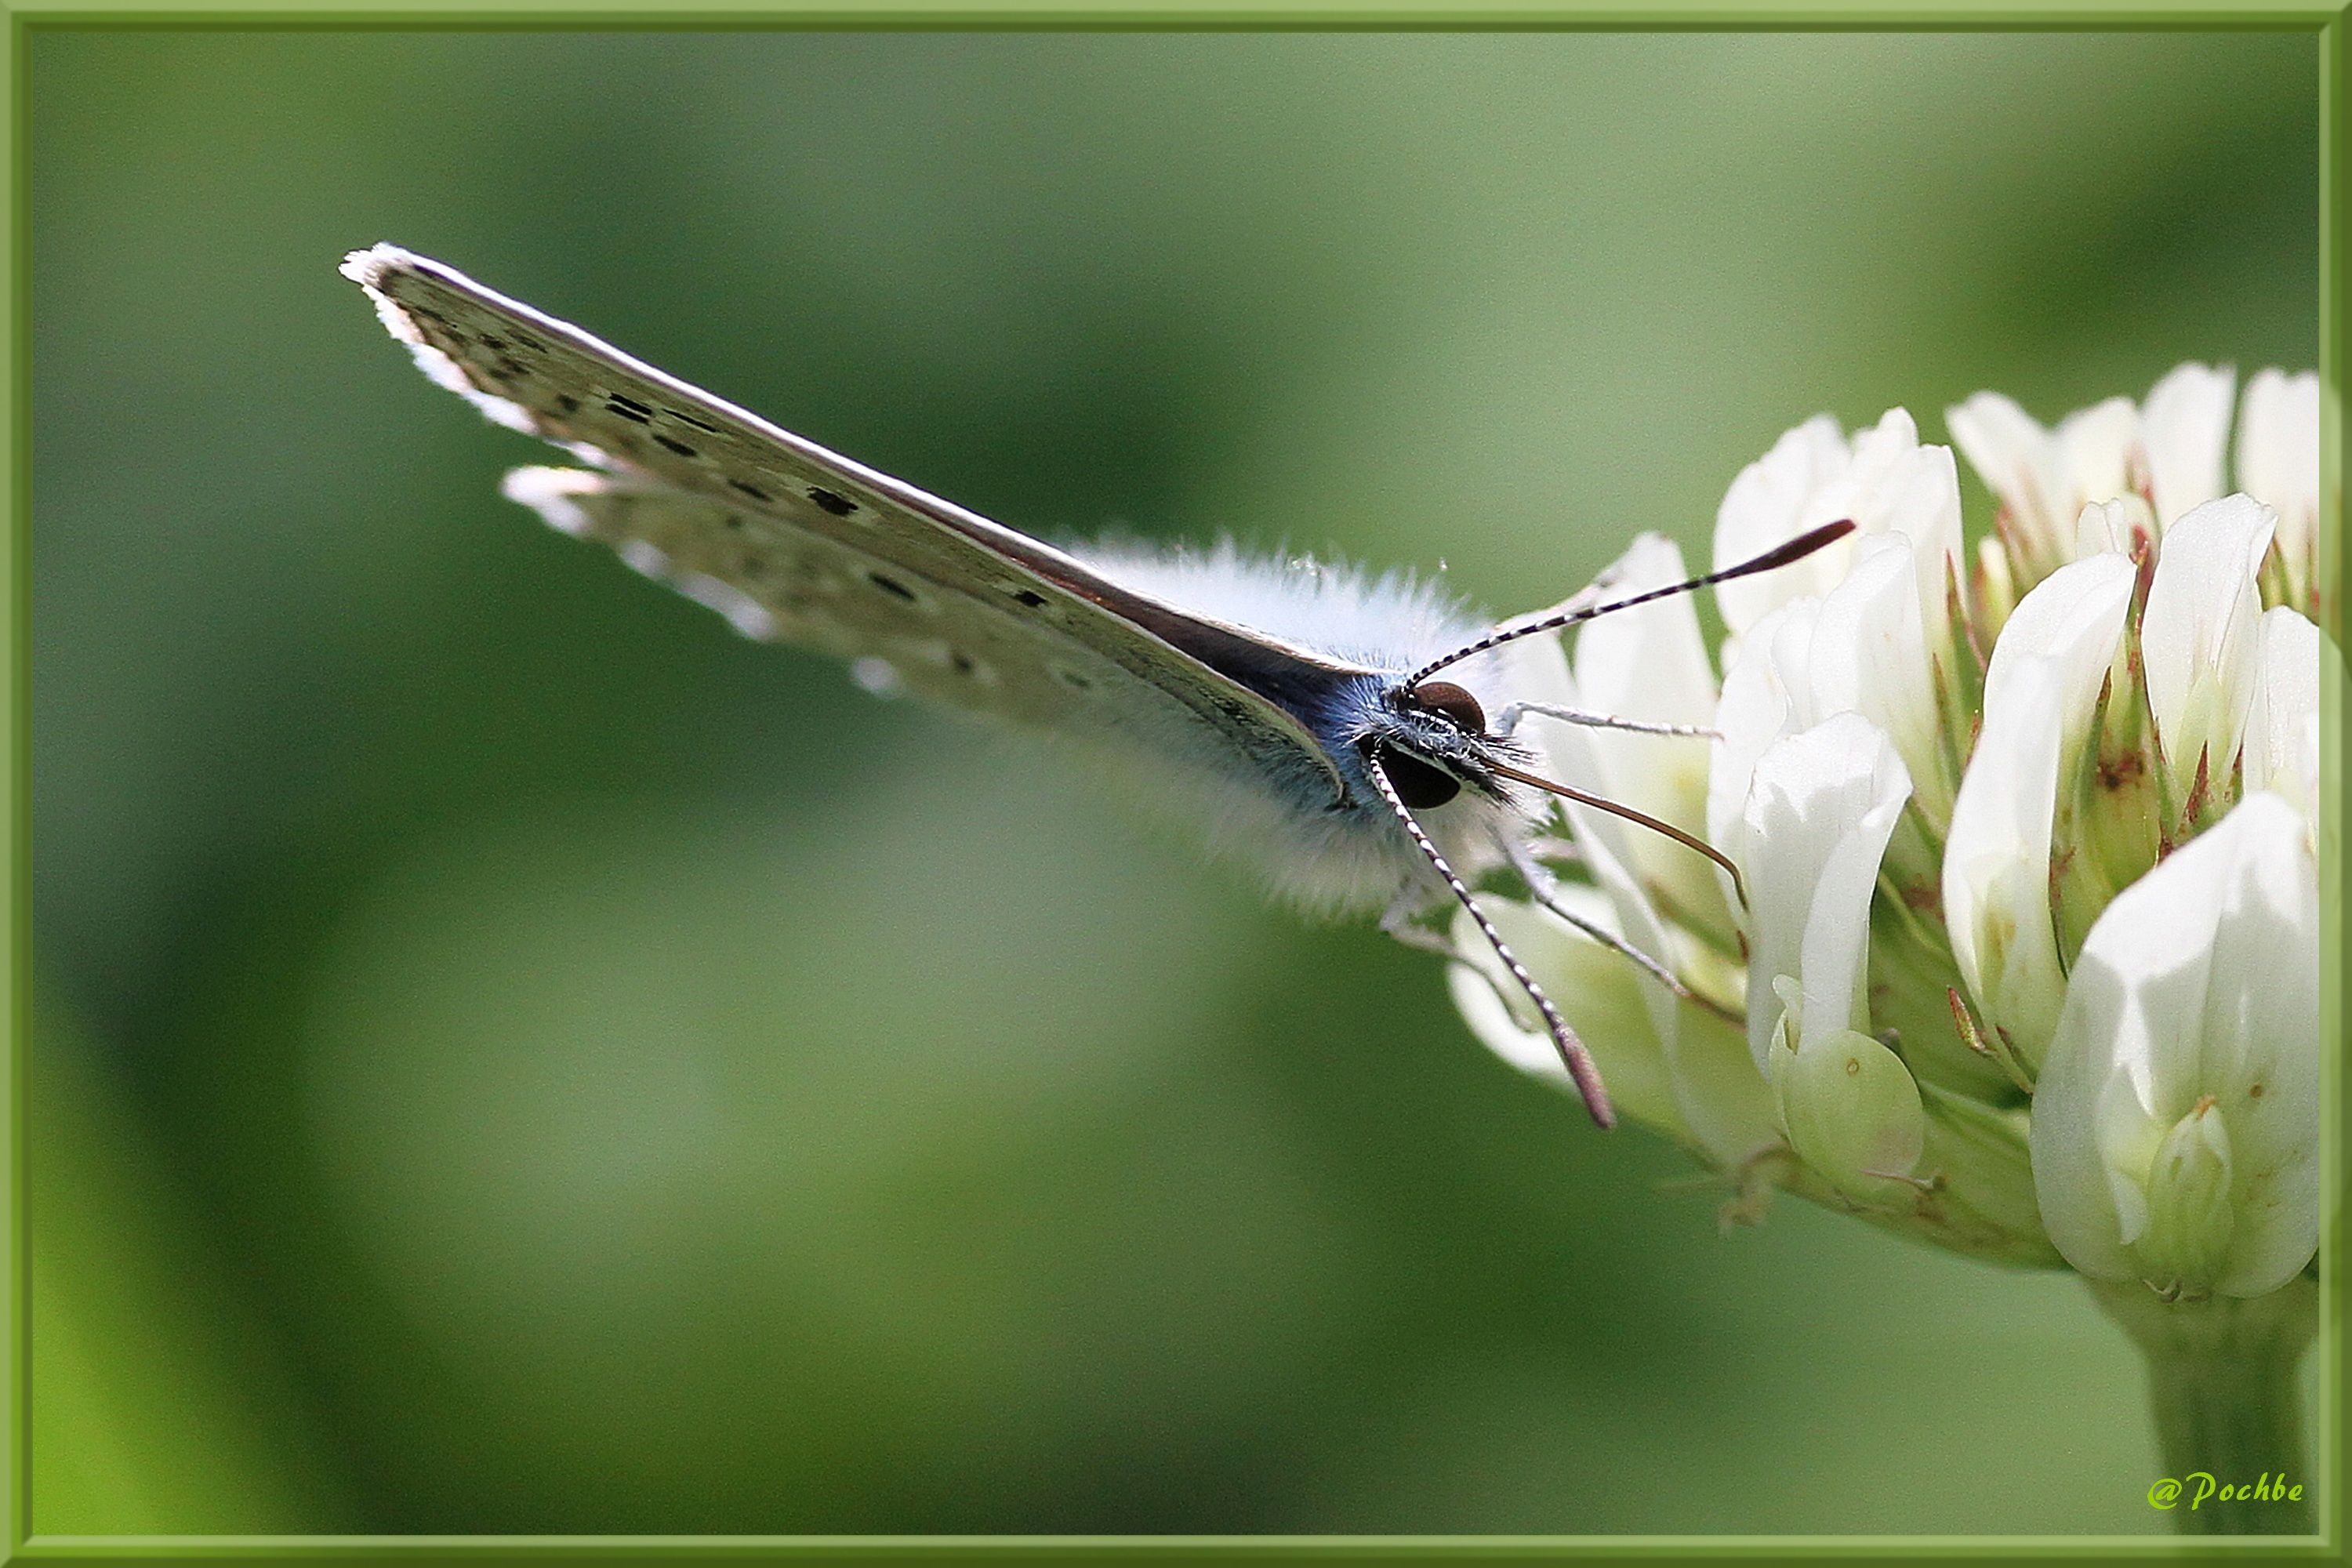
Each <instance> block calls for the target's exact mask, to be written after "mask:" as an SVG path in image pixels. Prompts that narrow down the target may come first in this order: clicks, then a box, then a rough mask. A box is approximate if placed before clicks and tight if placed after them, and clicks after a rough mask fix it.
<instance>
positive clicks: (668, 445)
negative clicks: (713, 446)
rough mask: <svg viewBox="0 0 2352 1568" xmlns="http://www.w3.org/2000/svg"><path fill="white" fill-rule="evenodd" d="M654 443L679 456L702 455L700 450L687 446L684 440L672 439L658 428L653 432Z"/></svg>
mask: <svg viewBox="0 0 2352 1568" xmlns="http://www.w3.org/2000/svg"><path fill="white" fill-rule="evenodd" d="M654 445H655V446H656V447H662V448H663V449H664V450H666V451H671V452H676V453H677V455H678V456H679V457H681V458H698V457H700V456H702V454H701V453H700V452H698V451H697V450H696V449H695V448H693V447H689V446H688V445H687V444H686V443H685V442H683V441H673V440H671V439H670V438H669V437H667V436H665V435H663V434H662V433H661V432H660V431H658V430H656V431H655V432H654Z"/></svg>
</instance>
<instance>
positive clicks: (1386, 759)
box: [1370, 746, 1462, 811]
mask: <svg viewBox="0 0 2352 1568" xmlns="http://www.w3.org/2000/svg"><path fill="white" fill-rule="evenodd" d="M1370 755H1371V756H1372V758H1373V760H1375V761H1376V762H1378V763H1380V765H1381V770H1382V771H1383V772H1385V773H1387V774H1388V775H1389V784H1391V786H1392V787H1393V788H1394V789H1395V790H1396V792H1397V798H1398V799H1399V800H1402V801H1403V802H1404V803H1405V805H1409V806H1411V807H1412V808H1413V809H1414V810H1415V811H1427V810H1429V809H1430V808H1431V807H1432V806H1439V805H1444V804H1445V803H1446V802H1447V801H1449V800H1452V799H1453V798H1454V796H1455V795H1460V794H1461V793H1462V781H1461V780H1460V779H1457V778H1455V777H1454V775H1453V774H1452V773H1447V772H1446V771H1445V770H1444V768H1441V767H1437V766H1435V765H1434V764H1433V763H1424V762H1423V761H1422V760H1421V759H1420V758H1419V757H1416V756H1414V755H1413V754H1412V752H1406V751H1401V750H1399V749H1398V748H1397V747H1394V746H1376V747H1373V748H1371V749H1370Z"/></svg>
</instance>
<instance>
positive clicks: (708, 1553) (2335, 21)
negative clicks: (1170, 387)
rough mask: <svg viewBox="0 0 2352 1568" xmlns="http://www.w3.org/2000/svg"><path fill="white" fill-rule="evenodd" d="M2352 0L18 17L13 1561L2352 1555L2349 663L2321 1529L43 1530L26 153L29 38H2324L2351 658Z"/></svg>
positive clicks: (1671, 0) (16, 13)
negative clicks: (2346, 1438)
mask: <svg viewBox="0 0 2352 1568" xmlns="http://www.w3.org/2000/svg"><path fill="white" fill-rule="evenodd" d="M2347 15H2352V5H2347V0H2263V3H2259V4H2254V5H2243V6H2229V5H2215V4H2213V3H2212V0H2154V3H2151V0H2063V3H2060V4H2055V5H2053V4H2048V3H2037V0H1976V3H1974V4H1969V5H1930V4H1916V5H1902V4H1888V3H1887V0H1811V4H1805V5H1787V4H1776V3H1774V0H1655V3H1651V4H1643V3H1640V0H1614V3H1591V4H1575V3H1573V0H1472V3H1469V4H1464V5H1434V4H1431V3H1429V0H1390V3H1376V0H1375V3H1368V0H1138V3H1136V4H1132V5H1105V4H1104V3H1103V0H1024V3H1022V4H1017V5H1007V4H1003V3H1002V0H919V3H918V0H866V3H863V4H844V3H841V0H835V3H833V4H829V5H791V4H778V3H777V0H694V3H693V4H692V5H687V6H681V7H679V8H677V9H668V10H666V9H662V8H660V7H657V6H654V5H647V4H646V0H501V3H500V4H499V5H496V6H495V7H494V8H493V7H485V6H482V5H476V4H472V3H469V0H348V3H337V0H247V4H244V5H237V6H235V7H227V6H222V5H213V4H206V3H205V0H184V3H180V4H174V3H172V0H35V3H33V4H19V5H10V4H6V3H5V0H0V16H5V27H0V47H4V48H5V51H6V60H5V73H0V77H4V78H5V81H6V84H7V89H6V90H7V94H8V103H7V112H6V113H5V116H0V137H5V147H0V169H5V180H6V182H7V199H6V201H5V203H0V224H5V236H0V258H5V259H4V260H0V266H5V269H6V284H7V297H8V300H9V303H10V308H9V310H7V312H6V314H5V317H4V318H0V353H5V361H6V363H7V365H8V368H9V374H8V375H7V376H6V378H5V382H0V402H5V409H0V430H5V451H0V465H5V477H6V480H7V485H6V492H5V493H6V495H7V497H8V500H9V503H10V505H9V527H10V532H9V548H8V550H7V552H6V553H5V567H0V570H5V573H6V577H7V582H6V594H5V605H6V612H5V613H6V617H7V623H8V625H7V636H6V637H5V639H4V640H0V665H5V691H6V694H7V702H8V708H9V712H8V719H9V724H8V738H9V745H10V752H9V757H8V766H7V768H6V770H5V779H0V789H5V791H6V807H7V810H6V819H7V823H8V826H9V837H8V845H7V864H8V895H9V896H8V898H7V900H6V903H5V910H0V921H5V953H6V963H7V971H6V984H7V1011H6V1015H5V1018H6V1026H5V1030H0V1052H5V1068H6V1082H7V1094H8V1106H7V1114H6V1116H5V1118H0V1141H4V1143H0V1146H4V1147H5V1159H0V1182H5V1205H0V1226H5V1230H6V1239H7V1290H6V1294H5V1300H0V1332H5V1340H6V1344H7V1351H8V1353H7V1356H6V1358H5V1363H0V1368H4V1369H5V1370H0V1378H5V1385H6V1386H5V1395H6V1398H5V1406H6V1415H7V1420H6V1425H5V1430H0V1454H4V1455H5V1464H0V1487H5V1490H6V1494H7V1514H6V1518H7V1533H6V1538H5V1541H4V1542H0V1554H4V1555H0V1561H5V1562H9V1563H14V1562H17V1561H27V1562H64V1561H79V1562H102V1563H159V1564H160V1563H182V1562H186V1561H189V1560H191V1559H212V1560H217V1561H250V1562H266V1561H304V1562H313V1561H316V1562H327V1561H336V1562H342V1561H353V1560H361V1559H371V1558H373V1559H390V1558H398V1559H405V1558H408V1557H411V1556H415V1557H418V1558H429V1559H431V1560H433V1561H436V1562H453V1563H468V1562H482V1563H489V1562H494V1561H512V1560H514V1559H516V1558H518V1557H522V1558H530V1559H533V1560H540V1559H566V1560H578V1561H583V1562H617V1561H627V1562H656V1561H659V1562H677V1561H686V1560H731V1559H745V1558H757V1559H761V1560H789V1561H793V1562H795V1563H890V1562H908V1563H914V1562H924V1563H935V1562H941V1561H957V1562H1025V1561H1033V1560H1037V1559H1055V1560H1066V1561H1111V1560H1119V1561H1132V1562H1151V1563H1169V1564H1176V1563H1211V1562H1215V1563H1228V1562H1265V1561H1276V1560H1283V1561H1315V1562H1373V1561H1378V1562H1384V1563H1387V1562H1399V1563H1402V1562H1444V1561H1456V1560H1463V1559H1472V1558H1475V1559H1477V1560H1480V1561H1537V1560H1558V1559H1577V1558H1614V1557H1625V1558H1638V1559H1641V1560H1643V1561H1644V1562H1654V1563H1673V1562H1686V1561H1687V1562H1696V1561H1701V1560H1705V1559H1717V1558H1727V1557H1768V1558H1788V1559H1792V1560H1800V1561H1801V1560H1811V1559H1815V1558H1837V1559H1876V1558H1885V1557H1895V1556H1900V1557H1912V1558H1922V1559H1927V1558H1933V1559H1938V1560H1959V1561H1967V1560H1969V1559H1973V1558H1996V1557H1997V1558H2000V1559H2003V1560H2016V1559H2020V1558H2049V1559H2058V1558H2099V1557H2131V1558H2147V1557H2152V1556H2167V1557H2176V1556H2177V1557H2196V1556H2209V1555H2215V1554H2229V1555H2232V1556H2235V1555H2258V1556H2263V1557H2284V1558H2288V1559H2302V1560H2320V1561H2338V1562H2340V1561H2344V1560H2345V1558H2346V1548H2345V1542H2344V1534H2343V1514H2344V1510H2343V1499H2344V1496H2345V1493H2346V1490H2347V1479H2352V1477H2347V1464H2346V1456H2345V1453H2344V1445H2343V1442H2342V1434H2343V1408H2344V1395H2345V1389H2344V1375H2345V1370H2346V1366H2347V1358H2346V1356H2345V1353H2344V1352H2345V1346H2344V1328H2345V1323H2344V1314H2343V1303H2342V1291H2341V1289H2340V1270H2341V1258H2342V1241H2343V1229H2342V1226H2343V1222H2344V1204H2343V1198H2344V1195H2345V1174H2346V1173H2345V1167H2344V1160H2343V1136H2342V1134H2343V1129H2344V1125H2345V1114H2344V1113H2345V1090H2346V1080H2345V1074H2344V1064H2343V1059H2342V1058H2343V1049H2342V1046H2343V1040H2344V1021H2345V977H2346V975H2347V973H2352V963H2347V962H2346V959H2347V952H2346V936H2347V932H2346V928H2345V924H2344V918H2343V916H2344V900H2343V892H2344V889H2343V880H2344V879H2343V861H2344V856H2345V851H2346V845H2347V839H2346V835H2345V831H2344V828H2345V815H2344V814H2345V795H2344V763H2345V761H2346V751H2345V737H2346V734H2347V726H2346V723H2345V721H2346V719H2347V716H2352V710H2347V694H2352V682H2347V678H2346V675H2345V671H2344V670H2343V668H2341V667H2340V666H2331V667H2329V668H2326V669H2324V670H2323V672H2322V689H2323V692H2324V693H2325V696H2324V697H2323V700H2322V704H2321V708H2322V713H2323V716H2324V717H2323V721H2322V740H2321V752H2322V759H2323V765H2322V774H2323V777H2322V784H2321V798H2322V810H2321V826H2322V838H2321V845H2320V880H2321V887H2320V898H2321V919H2322V926H2321V929H2322V933H2323V934H2322V939H2321V952H2322V954H2323V962H2322V967H2323V970H2324V972H2325V973H2324V980H2325V982H2326V983H2325V984H2323V985H2322V987H2321V1028H2322V1035H2323V1044H2324V1046H2325V1047H2326V1048H2325V1049H2324V1050H2323V1052H2322V1058H2321V1068H2322V1076H2321V1083H2322V1092H2323V1100H2324V1102H2325V1103H2326V1105H2327V1106H2328V1107H2329V1108H2330V1110H2331V1111H2332V1114H2330V1115H2329V1116H2328V1117H2327V1118H2326V1122H2325V1126H2324V1136H2323V1141H2322V1146H2323V1169H2324V1173H2325V1175H2324V1189H2323V1190H2324V1191H2326V1193H2327V1194H2330V1195H2331V1198H2332V1199H2333V1201H2332V1202H2331V1204H2330V1205H2329V1207H2328V1209H2327V1212H2326V1214H2325V1215H2323V1217H2322V1224H2321V1235H2320V1248H2319V1265H2320V1268H2319V1273H2320V1312H2321V1327H2320V1335H2319V1344H2318V1347H2317V1350H2316V1352H2315V1353H2316V1354H2317V1356H2318V1357H2319V1358H2320V1360H2319V1372H2320V1389H2321V1405H2320V1411H2319V1453H2318V1455H2317V1456H2316V1459H2317V1464H2316V1468H2315V1475H2316V1476H2317V1477H2318V1479H2319V1480H2320V1492H2319V1520H2320V1533H2319V1534H2318V1535H2317V1536H2306V1537H2289V1538H2277V1539H2266V1538H2243V1537H2239V1538H2227V1539H2215V1538H2204V1539H2195V1538H2182V1539H2178V1540H2170V1541H2168V1540H2166V1539H2165V1538H2163V1537H2148V1536H1964V1537H1937V1536H1760V1537H1744V1536H1508V1535H1497V1536H1376V1535H1365V1536H1328V1535H1324V1536H1284V1537H1276V1536H757V1535H751V1536H716V1535H714V1536H698V1535H676V1536H585V1535H583V1536H563V1535H513V1536H489V1535H405V1536H367V1535H336V1536H272V1535H204V1536H170V1535H138V1536H111V1535H55V1534H52V1535H34V1534H32V1533H31V1522H32V1521H31V1517H30V1510H31V1498H32V1475H33V1463H34V1458H35V1456H34V1453H33V1447H32V1441H31V1434H32V1405H31V1354H32V1352H31V1345H32V1333H31V1330H32V1322H31V1277H32V1233H31V1213H30V1182H29V1163H28V1152H29V1151H28V1141H27V1139H26V1111H27V1106H28V1095H29V1093H30V1090H31V1087H32V1086H31V1081H30V1071H29V1067H30V1055H31V1053H30V1050H29V1049H28V1040H29V1031H30V1026H31V1000H30V997H31V974H32V965H31V950H32V913H31V878H30V870H29V865H30V859H31V845H32V806H31V794H32V792H31V770H32V743H33V737H32V718H31V713H32V703H31V695H32V637H31V626H32V489H31V474H30V462H29V457H30V452H31V429H30V426H31V390H32V380H31V377H32V371H31V364H30V355H29V345H30V341H31V340H30V325H31V311H32V301H31V289H30V277H29V274H30V244H31V224H30V208H29V192H28V184H29V182H28V180H27V176H26V153H27V146H28V133H29V130H30V102H29V95H28V92H27V83H26V60H27V57H28V54H29V49H28V43H29V40H30V37H31V35H32V34H33V33H35V32H36V31H62V30H93V29H106V30H117V29H134V28H135V29H143V30H166V31H180V30H230V29H288V30H293V29H300V30H333V31H384V30H436V31H485V32H487V31H518V30H551V31H558V30H560V31H636V32H672V31H688V30H691V31H718V30H734V29H745V28H758V29H762V30H778V31H782V30H804V31H847V30H861V31H862V30H877V31H880V30H891V31H948V30H962V29H973V30H990V31H1061V30H1084V31H1170V30H1181V31H1210V30H1218V31H1262V30H1282V31H1327V30H1328V31H1431V32H1434V31H1522V30H1524V31H1561V30H1575V31H1613V30H1639V31H1645V32H1719V31H1837V32H1843V31H1909V32H1960V31H1967V32H2012V31H2014V32H2084V31H2138V30H2164V31H2189V30H2210V31H2231V32H2240V31H2283V32H2301V33H2312V34H2315V35H2316V36H2317V38H2318V43H2319V51H2318V53H2319V61H2318V68H2319V73H2320V83H2319V134H2320V149H2319V180H2320V193H2319V215H2320V242H2319V273H2320V299H2319V333H2320V342H2319V366H2318V368H2319V375H2320V384H2321V387H2322V394H2321V407H2322V410H2323V416H2322V419H2321V424H2320V431H2321V434H2320V464H2321V474H2322V479H2323V484H2322V487H2321V493H2322V496H2323V497H2324V498H2334V500H2335V505H2334V506H2333V507H2330V506H2329V505H2328V504H2327V503H2326V501H2325V500H2324V501H2323V505H2322V517H2321V526H2320V531H2319V568H2318V570H2319V576H2320V580H2321V581H2322V582H2324V583H2326V584H2329V585H2330V589H2331V592H2330V595H2329V596H2328V603H2329V604H2330V605H2331V606H2332V607H2335V608H2336V614H2335V616H2332V617H2331V624H2329V625H2327V626H2326V627H2325V629H2326V631H2327V632H2328V633H2329V635H2330V636H2331V637H2335V638H2336V642H2337V644H2338V646H2339V647H2340V646H2342V643H2343V627H2342V626H2341V624H2340V614H2341V612H2340V606H2341V605H2342V604H2343V602H2344V587H2345V578H2344V555H2343V528H2342V517H2341V498H2342V494H2343V473H2344V461H2343V459H2344V452H2345V447H2346V443H2345V435H2346V429H2345V417H2346V402H2345V395H2344V392H2345V387H2344V372H2345V366H2346V363H2347V361H2346V350H2347V322H2352V312H2347V308H2346V307H2347V297H2346V275H2345V268H2344V258H2345V256H2346V254H2347V238H2352V231H2347V210H2348V209H2352V203H2347V200H2346V195H2347V192H2346V190H2345V177H2346V171H2347V166H2352V165H2347V153H2352V145H2347V122H2346V118H2345V113H2344V89H2345V83H2346V81H2347V66H2352V30H2347Z"/></svg>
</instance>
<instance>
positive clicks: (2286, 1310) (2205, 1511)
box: [2089, 1278, 2319, 1535]
mask: <svg viewBox="0 0 2352 1568" xmlns="http://www.w3.org/2000/svg"><path fill="white" fill-rule="evenodd" d="M2089 1283H2090V1286H2091V1289H2092V1292H2093V1293H2094V1294H2095V1295H2096V1296H2097V1297H2098V1300H2099V1305H2100V1306H2102V1307H2103V1308H2105V1310H2106V1312H2107V1315H2108V1316H2109V1317H2111V1318H2113V1319H2114V1320H2115V1321H2116V1322H2117V1323H2120V1324H2121V1325H2122V1326H2123V1329H2124V1331H2125V1332H2126V1333H2128V1334H2130V1335H2131V1337H2132V1341H2133V1342H2134V1343H2136V1344H2137V1345H2138V1346H2139V1348H2140V1351H2141V1352H2142V1353H2143V1354H2145V1355H2146V1356H2147V1371H2148V1391H2149V1394H2150V1396H2151V1404H2152V1405H2153V1406H2154V1410H2155V1415H2156V1430H2157V1439H2158V1443H2159V1444H2160V1445H2161V1447H2162V1449H2163V1463H2164V1476H2165V1479H2169V1480H2173V1481H2178V1482H2179V1487H2180V1489H2179V1493H2178V1494H2177V1496H2175V1497H2174V1499H2173V1500H2172V1502H2171V1504H2170V1510H2169V1511H2170V1512H2171V1515H2172V1521H2173V1524H2174V1527H2175V1528H2176V1529H2178V1530H2179V1531H2180V1532H2181V1533H2182V1534H2184V1535H2310V1534H2315V1533H2316V1532H2317V1531H2318V1529H2319V1513H2318V1501H2319V1500H2318V1489H2319V1477H2317V1476H2316V1475H2315V1474H2313V1473H2312V1471H2311V1470H2310V1469H2309V1468H2308V1467H2307V1466H2306V1465H2305V1461H2304V1452H2303V1399H2302V1395H2301V1392H2300V1387H2299V1384H2298V1383H2297V1380H2296V1377H2295V1369H2296V1368H2297V1367H2298V1366H2299V1365H2300V1364H2301V1363H2302V1361H2303V1357H2304V1354H2305V1352H2306V1351H2308V1350H2309V1349H2310V1348H2311V1342H2312V1341H2313V1339H2314V1338H2315V1336H2316V1334H2317V1333H2318V1329H2319V1286H2318V1283H2317V1282H2316V1281H2315V1280H2313V1279H2308V1278H2302V1279H2294V1280H2290V1281H2289V1282H2288V1283H2287V1285H2286V1286H2285V1287H2284V1289H2279V1290H2275V1291H2273V1292H2272V1293H2271V1294H2270V1295H2268V1296H2263V1297H2259V1298H2257V1299H2255V1300H2236V1299H2234V1298H2231V1297H2227V1296H2216V1297H2213V1298H2211V1299H2210V1300H2203V1301H2166V1300H2162V1299H2160V1298H2159V1297H2158V1295H2157V1294H2156V1293H2155V1292H2154V1291H2153V1290H2150V1289H2148V1288H2147V1286H2145V1285H2141V1284H2137V1283H2133V1284H2121V1285H2117V1284H2107V1283H2104V1282H2102V1281H2099V1280H2092V1281H2090V1282H2089ZM2265 1478H2267V1480H2266V1482H2265ZM2151 1479H2152V1480H2154V1479H2155V1478H2151ZM2257 1484H2263V1486H2264V1489H2265V1490H2266V1491H2267V1492H2269V1493H2271V1494H2273V1495H2259V1496H2251V1497H2241V1496H2235V1495H2232V1496H2229V1497H2224V1496H2223V1495H2221V1494H2222V1492H2223V1490H2224V1489H2229V1490H2231V1492H2232V1493H2235V1492H2236V1491H2238V1490H2239V1489H2247V1488H2252V1487H2255V1486H2256V1485H2257ZM2294 1489H2300V1495H2290V1494H2292V1493H2293V1492H2294ZM2149 1500H2150V1502H2151V1504H2152V1505H2156V1506H2163V1505H2162V1504H2161V1503H2160V1502H2159V1500H2158V1491H2157V1490H2156V1489H2154V1488H2151V1490H2150V1493H2149Z"/></svg>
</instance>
